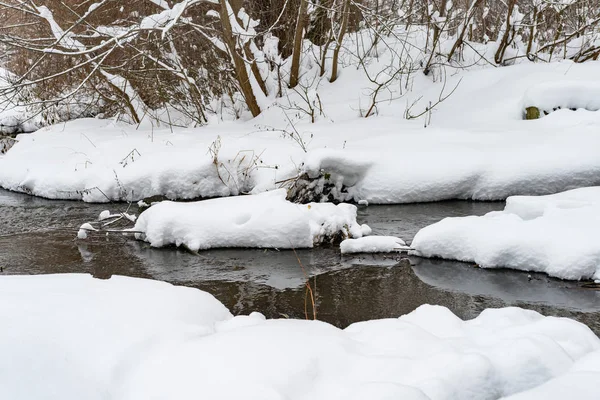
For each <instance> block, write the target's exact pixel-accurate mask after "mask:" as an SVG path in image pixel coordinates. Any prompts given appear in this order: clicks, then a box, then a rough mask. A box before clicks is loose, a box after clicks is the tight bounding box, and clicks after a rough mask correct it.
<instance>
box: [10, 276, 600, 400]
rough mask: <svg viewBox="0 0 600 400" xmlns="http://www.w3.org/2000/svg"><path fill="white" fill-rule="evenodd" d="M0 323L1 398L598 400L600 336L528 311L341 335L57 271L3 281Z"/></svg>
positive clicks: (138, 282) (165, 290) (392, 324)
mask: <svg viewBox="0 0 600 400" xmlns="http://www.w3.org/2000/svg"><path fill="white" fill-rule="evenodd" d="M0 318H1V319H2V321H3V326H6V327H10V329H2V330H0V352H1V353H2V355H3V356H2V358H0V372H2V373H0V388H2V393H3V396H4V397H6V398H10V399H14V400H18V399H39V400H44V399H56V398H60V399H63V400H79V399H83V398H85V399H90V400H95V399H110V400H137V399H148V398H152V399H174V400H179V399H181V400H183V399H198V398H210V399H240V398H243V399H257V400H258V399H260V400H264V399H283V398H285V399H289V400H302V399H314V400H321V399H323V400H325V399H326V400H336V399H364V398H369V399H389V398H406V399H411V400H412V399H414V400H420V399H423V400H446V399H448V400H450V399H453V400H462V399H477V400H487V399H490V400H491V399H497V398H500V397H502V396H510V395H516V396H515V397H514V399H542V398H544V399H546V398H550V399H552V398H557V399H558V398H564V396H563V397H560V394H561V393H562V394H564V393H565V391H567V390H569V393H570V394H576V396H575V398H577V399H581V400H587V399H589V400H592V399H595V398H596V397H597V392H595V391H594V390H593V389H594V385H593V383H594V382H596V381H597V378H598V368H599V367H600V358H599V357H600V356H599V354H600V340H599V339H598V338H597V337H596V336H595V335H594V334H593V333H592V332H591V331H590V330H589V329H588V328H587V327H586V326H584V325H582V324H580V323H578V322H575V321H572V320H569V319H564V318H554V317H543V316H542V315H540V314H538V313H536V312H533V311H527V310H522V309H518V308H504V309H488V310H485V311H484V312H483V313H481V315H480V316H478V317H477V318H475V319H473V320H469V321H463V320H461V319H459V318H458V317H456V316H455V315H454V314H452V313H451V312H450V311H449V310H448V309H446V308H443V307H439V306H421V307H419V308H418V309H416V310H415V311H413V312H412V313H410V314H408V315H404V316H402V317H400V318H397V319H384V320H373V321H365V322H360V323H356V324H353V325H351V326H349V327H348V328H346V329H344V330H341V329H338V328H335V327H333V326H331V325H329V324H326V323H323V322H319V321H304V320H286V319H281V320H267V319H265V318H264V316H262V315H261V314H258V313H252V314H250V315H248V316H236V317H233V316H232V315H231V314H230V313H229V312H228V311H227V310H226V309H225V307H224V306H223V305H222V304H221V303H219V302H218V301H217V300H216V299H214V298H213V297H212V296H210V295H209V294H207V293H204V292H202V291H199V290H195V289H191V288H184V287H175V286H172V285H170V284H167V283H164V282H156V281H149V280H143V279H134V278H124V277H112V278H111V279H109V280H95V279H93V278H91V277H90V276H87V275H51V276H4V277H0ZM586 379H588V380H587V382H586ZM565 382H566V383H569V384H570V386H562V383H565ZM582 383H585V384H582ZM528 390H531V391H528ZM521 392H523V393H522V394H520V395H518V393H521ZM546 395H548V396H549V397H546ZM540 396H542V397H540Z"/></svg>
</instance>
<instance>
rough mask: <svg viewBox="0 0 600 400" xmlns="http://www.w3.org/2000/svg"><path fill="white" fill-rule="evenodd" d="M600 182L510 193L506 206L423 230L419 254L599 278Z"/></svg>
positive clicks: (416, 244) (415, 243)
mask: <svg viewBox="0 0 600 400" xmlns="http://www.w3.org/2000/svg"><path fill="white" fill-rule="evenodd" d="M598 237H600V187H589V188H581V189H575V190H571V191H567V192H563V193H559V194H555V195H547V196H514V197H509V198H508V199H507V202H506V208H505V209H504V211H499V212H491V213H488V214H487V215H485V216H483V217H475V216H471V217H462V218H446V219H444V220H442V221H440V222H438V223H436V224H433V225H431V226H428V227H426V228H424V229H422V230H421V231H420V232H419V233H417V235H416V236H415V238H414V240H413V242H412V244H411V246H412V247H413V248H415V249H416V250H417V254H419V255H422V256H426V257H441V258H447V259H454V260H460V261H471V262H475V263H477V264H478V265H480V266H481V267H484V268H493V267H507V268H515V269H520V270H524V271H539V272H545V273H547V274H548V275H551V276H554V277H557V278H562V279H600V246H599V245H598Z"/></svg>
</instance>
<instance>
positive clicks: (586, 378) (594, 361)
mask: <svg viewBox="0 0 600 400" xmlns="http://www.w3.org/2000/svg"><path fill="white" fill-rule="evenodd" d="M599 381H600V351H596V352H594V353H591V354H588V355H587V356H585V357H582V358H581V359H579V360H577V362H576V363H575V364H574V365H573V366H572V367H571V369H570V370H569V371H568V372H567V373H566V374H564V375H561V376H558V377H556V378H554V379H552V380H550V381H548V382H546V383H544V384H543V385H540V386H538V387H536V388H534V389H531V390H528V391H526V392H523V393H520V394H516V395H514V396H510V397H508V398H507V400H538V399H544V400H563V399H565V398H573V399H593V398H595V397H598V388H597V386H596V385H594V384H593V383H592V382H599Z"/></svg>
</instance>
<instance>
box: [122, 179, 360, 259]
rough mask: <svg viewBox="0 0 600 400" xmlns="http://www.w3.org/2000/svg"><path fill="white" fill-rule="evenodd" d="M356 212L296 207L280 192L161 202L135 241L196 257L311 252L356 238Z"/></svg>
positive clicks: (147, 214) (346, 207) (344, 207)
mask: <svg viewBox="0 0 600 400" xmlns="http://www.w3.org/2000/svg"><path fill="white" fill-rule="evenodd" d="M356 212H357V209H356V207H355V206H353V205H350V204H339V205H337V206H336V205H334V204H330V203H311V204H294V203H291V202H289V201H287V200H286V191H285V190H284V189H279V190H274V191H272V192H265V193H262V194H258V195H252V196H241V197H229V198H221V199H211V200H204V201H199V202H192V203H174V202H170V201H165V202H162V203H159V204H156V205H154V206H152V207H150V208H149V209H148V210H146V211H144V212H143V213H142V214H141V215H140V216H139V218H138V220H137V223H136V225H135V227H134V229H133V230H134V231H136V232H141V233H136V237H137V238H138V239H142V240H145V241H147V242H149V243H150V244H151V245H152V246H155V247H161V246H167V245H171V244H174V245H176V246H181V245H184V246H185V247H187V248H189V249H191V250H194V251H197V250H200V249H202V250H205V249H210V248H216V247H259V248H286V249H288V248H310V247H313V246H314V245H318V244H320V243H323V242H326V241H336V240H341V239H344V238H347V237H352V238H359V237H362V235H363V230H365V231H366V228H363V226H361V225H359V224H358V223H357V222H356Z"/></svg>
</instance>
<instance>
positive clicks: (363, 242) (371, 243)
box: [340, 236, 409, 254]
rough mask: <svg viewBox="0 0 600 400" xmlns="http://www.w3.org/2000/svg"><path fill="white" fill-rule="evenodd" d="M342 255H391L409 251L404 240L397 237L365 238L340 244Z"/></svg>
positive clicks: (348, 240) (347, 240)
mask: <svg viewBox="0 0 600 400" xmlns="http://www.w3.org/2000/svg"><path fill="white" fill-rule="evenodd" d="M340 250H341V251H342V254H349V253H391V252H398V251H402V250H409V247H408V246H407V245H406V243H405V242H404V240H402V239H400V238H398V237H395V236H365V237H362V238H358V239H346V240H344V241H343V242H342V243H340Z"/></svg>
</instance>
